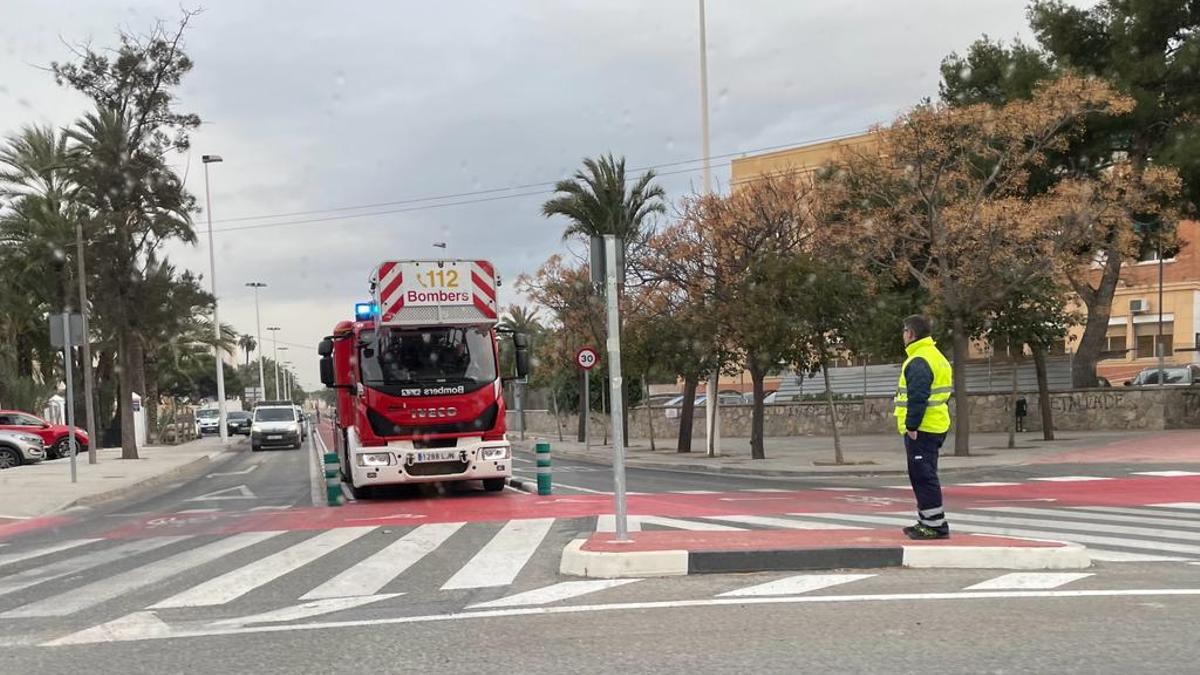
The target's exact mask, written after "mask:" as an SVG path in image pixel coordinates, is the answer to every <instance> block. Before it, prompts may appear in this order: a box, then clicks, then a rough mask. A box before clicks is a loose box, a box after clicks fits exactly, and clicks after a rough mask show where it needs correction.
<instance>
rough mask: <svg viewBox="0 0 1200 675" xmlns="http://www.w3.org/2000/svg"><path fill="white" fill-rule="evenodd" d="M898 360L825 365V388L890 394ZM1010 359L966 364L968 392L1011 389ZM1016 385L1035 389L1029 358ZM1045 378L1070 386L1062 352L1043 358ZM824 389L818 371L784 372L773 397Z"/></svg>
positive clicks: (1054, 385)
mask: <svg viewBox="0 0 1200 675" xmlns="http://www.w3.org/2000/svg"><path fill="white" fill-rule="evenodd" d="M900 365H901V364H899V363H887V364H880V365H871V366H842V367H837V368H830V369H829V388H830V389H832V390H833V393H835V394H843V395H847V396H891V395H892V394H894V393H895V392H896V381H897V380H899V379H900ZM1013 367H1014V364H1013V363H1010V362H992V361H972V362H970V363H968V364H967V366H966V368H967V391H968V392H970V393H972V394H982V393H989V392H993V393H1002V392H1006V391H1011V390H1012V372H1013ZM1016 368H1017V388H1018V389H1021V390H1023V391H1030V390H1033V389H1037V372H1036V371H1035V370H1034V365H1033V361H1032V360H1026V361H1021V362H1020V363H1018V364H1016ZM1046 379H1047V382H1048V384H1049V387H1050V391H1063V390H1066V389H1070V388H1071V359H1070V357H1066V356H1051V357H1047V358H1046ZM823 393H825V381H824V379H823V377H822V375H821V373H819V372H818V373H816V374H815V375H813V376H812V377H804V376H801V375H798V374H796V373H787V374H785V375H784V376H783V378H782V379H781V381H780V384H779V389H778V393H777V394H776V401H779V402H785V401H788V400H792V399H795V398H799V397H802V396H815V395H818V394H823Z"/></svg>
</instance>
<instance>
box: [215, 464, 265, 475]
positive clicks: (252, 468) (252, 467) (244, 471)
mask: <svg viewBox="0 0 1200 675" xmlns="http://www.w3.org/2000/svg"><path fill="white" fill-rule="evenodd" d="M257 468H258V465H257V464H252V465H250V466H248V467H246V468H245V469H242V470H241V471H223V472H221V473H210V474H208V476H207V478H213V477H215V476H244V475H246V474H248V473H250V472H251V471H253V470H255V469H257Z"/></svg>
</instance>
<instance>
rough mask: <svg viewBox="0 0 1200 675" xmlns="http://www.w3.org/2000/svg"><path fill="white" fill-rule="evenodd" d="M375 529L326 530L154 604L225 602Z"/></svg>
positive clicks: (183, 605) (365, 527)
mask: <svg viewBox="0 0 1200 675" xmlns="http://www.w3.org/2000/svg"><path fill="white" fill-rule="evenodd" d="M374 529H375V528H374V527H370V526H364V527H341V528H337V529H334V530H326V531H324V532H322V533H320V534H318V535H317V536H315V537H312V538H310V539H306V540H304V541H302V542H300V543H298V544H294V545H292V546H290V547H288V548H285V549H283V550H282V551H279V552H278V553H274V554H272V555H269V556H266V557H264V558H259V559H258V560H255V561H254V562H252V563H249V564H247V565H243V566H242V567H239V568H237V569H235V570H233V571H232V572H228V573H226V574H222V575H221V576H219V577H215V578H213V579H209V580H208V581H206V582H204V583H202V584H199V585H197V586H193V587H191V588H189V589H188V590H186V591H183V592H182V593H178V594H176V595H173V596H171V597H169V598H167V599H166V600H163V601H162V602H159V603H156V604H154V605H151V606H150V607H151V608H152V609H163V608H169V607H209V606H212V605H223V604H225V603H227V602H230V601H232V600H236V599H237V598H240V597H242V596H243V595H245V594H247V593H249V592H250V591H252V590H254V589H256V588H258V587H259V586H262V585H264V584H266V583H269V582H271V581H274V580H275V579H278V578H279V577H281V576H283V575H285V574H287V573H288V572H291V571H294V570H297V569H299V568H301V567H303V566H304V565H306V564H308V563H310V562H312V561H314V560H316V559H317V558H320V557H321V556H323V555H325V554H327V553H329V552H331V551H333V550H334V549H336V548H339V547H341V546H345V545H346V544H349V543H350V542H352V541H354V540H355V539H358V538H359V537H361V536H363V535H365V534H367V533H368V532H370V531H372V530H374Z"/></svg>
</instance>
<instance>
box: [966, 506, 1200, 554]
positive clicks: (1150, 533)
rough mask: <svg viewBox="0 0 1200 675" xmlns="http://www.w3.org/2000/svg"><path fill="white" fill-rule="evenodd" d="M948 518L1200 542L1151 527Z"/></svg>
mask: <svg viewBox="0 0 1200 675" xmlns="http://www.w3.org/2000/svg"><path fill="white" fill-rule="evenodd" d="M949 518H950V520H951V522H956V521H966V522H977V523H985V524H989V525H990V524H997V525H1016V526H1018V527H1044V528H1048V529H1052V530H1070V531H1078V532H1096V533H1098V534H1131V535H1133V536H1135V537H1155V538H1162V539H1179V540H1182V541H1200V532H1188V531H1186V530H1162V529H1156V528H1152V527H1130V526H1128V525H1111V524H1108V523H1085V522H1079V521H1074V520H1052V519H1050V518H1037V517H1034V516H1028V517H1021V516H1016V515H1014V516H990V515H981V514H975V513H958V512H956V513H953V514H951V515H950V516H949ZM1063 536H1067V535H1063ZM1198 550H1200V549H1198Z"/></svg>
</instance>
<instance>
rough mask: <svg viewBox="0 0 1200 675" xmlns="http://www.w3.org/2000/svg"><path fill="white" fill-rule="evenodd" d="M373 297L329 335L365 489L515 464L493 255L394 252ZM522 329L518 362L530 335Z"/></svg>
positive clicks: (330, 372) (344, 450) (347, 444)
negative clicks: (423, 256) (414, 256)
mask: <svg viewBox="0 0 1200 675" xmlns="http://www.w3.org/2000/svg"><path fill="white" fill-rule="evenodd" d="M370 283H371V294H372V299H373V300H372V302H369V303H359V304H358V305H356V306H355V320H354V321H342V322H340V323H338V324H337V326H336V327H335V328H334V331H333V335H331V336H329V337H327V338H325V339H324V340H322V341H321V345H320V347H319V349H318V353H319V354H320V356H321V364H320V365H321V381H322V382H323V383H324V384H325V386H327V387H331V388H333V389H335V390H336V391H337V414H336V416H335V419H334V428H335V433H334V442H335V445H336V450H337V454H338V457H339V460H340V463H341V468H342V476H343V479H344V480H345V481H346V483H348V484H349V486H350V487H351V489H352V490H353V491H354V492H355V495H356V496H359V497H363V496H369V495H370V492H371V489H372V488H373V487H375V486H380V485H395V484H403V483H433V482H454V481H470V480H481V481H482V482H483V487H484V488H485V489H486V490H488V491H499V490H502V489H504V485H505V482H506V479H507V478H508V477H510V476H512V448H511V445H510V443H509V441H508V438H507V435H506V426H505V419H504V418H505V405H504V397H503V395H502V393H503V389H502V384H503V381H504V380H506V379H510V378H506V377H504V376H502V374H501V372H500V349H499V342H498V333H500V332H502V331H499V330H498V329H497V318H498V316H497V301H496V289H497V286H498V282H497V279H496V274H495V271H494V268H493V266H492V265H491V263H489V262H487V261H485V260H402V261H387V262H384V263H382V264H380V265H379V267H377V268H376V269H375V271H374V273H373V274H372V275H371V282H370ZM508 335H511V337H512V338H513V343H514V347H515V349H514V355H515V359H514V360H515V361H516V371H517V377H518V378H524V377H525V376H526V375H527V373H528V370H529V354H528V339H527V337H526V336H525V335H522V334H512V333H509V334H508Z"/></svg>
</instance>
